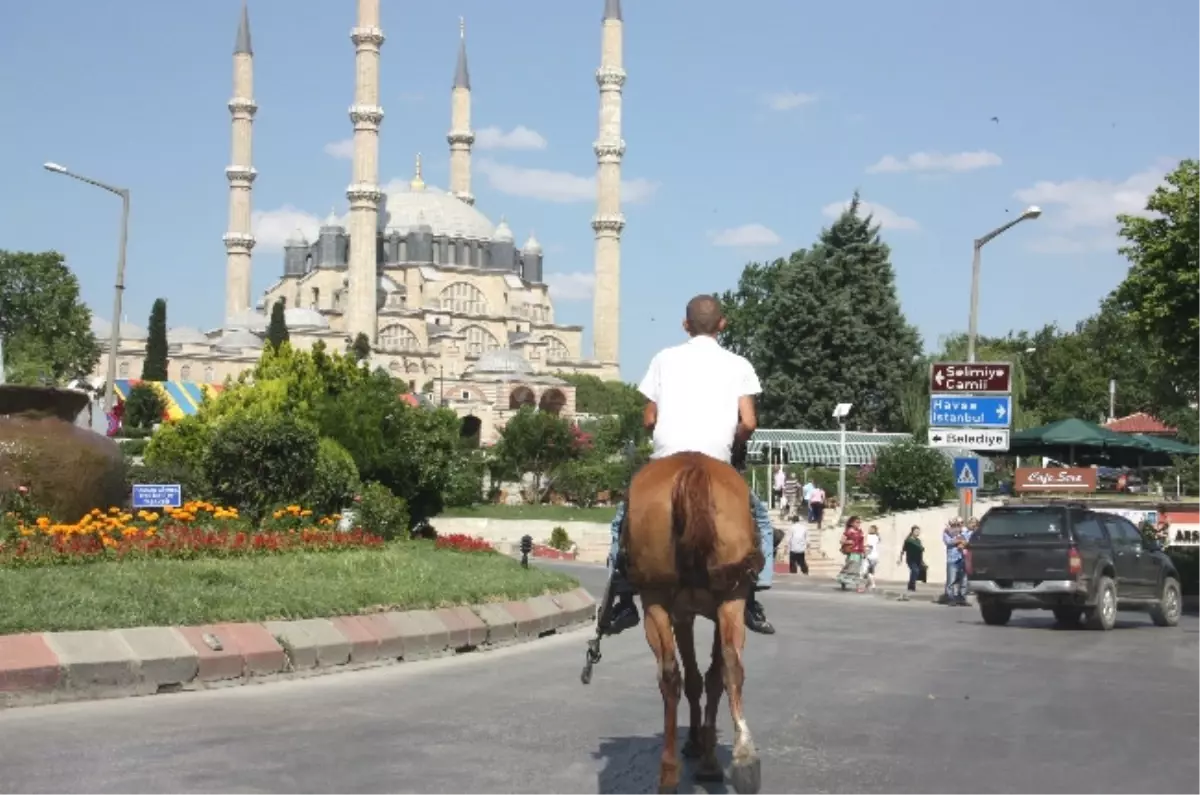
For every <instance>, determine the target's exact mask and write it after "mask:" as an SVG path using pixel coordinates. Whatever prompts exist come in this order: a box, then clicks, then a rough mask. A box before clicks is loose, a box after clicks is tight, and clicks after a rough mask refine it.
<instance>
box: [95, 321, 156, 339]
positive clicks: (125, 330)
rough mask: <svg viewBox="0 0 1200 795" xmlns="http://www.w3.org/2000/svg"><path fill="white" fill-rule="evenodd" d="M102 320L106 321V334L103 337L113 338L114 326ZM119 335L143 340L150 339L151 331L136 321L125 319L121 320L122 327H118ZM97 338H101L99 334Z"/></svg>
mask: <svg viewBox="0 0 1200 795" xmlns="http://www.w3.org/2000/svg"><path fill="white" fill-rule="evenodd" d="M100 322H101V323H104V326H105V334H104V337H103V339H106V340H109V339H112V326H110V325H109V324H108V323H107V322H105V321H103V320H101V321H100ZM117 335H118V336H119V337H120V338H121V339H123V340H137V341H141V340H145V339H149V337H150V332H148V331H146V329H144V328H142V327H141V326H139V325H137V324H136V323H130V322H129V321H128V320H124V321H121V327H120V328H118V329H117ZM96 339H101V337H100V335H99V334H97V335H96Z"/></svg>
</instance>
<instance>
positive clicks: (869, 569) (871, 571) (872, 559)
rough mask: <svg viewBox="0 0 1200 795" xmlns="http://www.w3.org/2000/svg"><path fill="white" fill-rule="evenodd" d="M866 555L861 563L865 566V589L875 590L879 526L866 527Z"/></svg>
mask: <svg viewBox="0 0 1200 795" xmlns="http://www.w3.org/2000/svg"><path fill="white" fill-rule="evenodd" d="M866 542H867V555H866V558H865V559H864V561H863V563H864V564H865V567H866V573H867V574H866V580H867V590H868V591H874V590H875V567H876V566H878V565H879V528H878V527H876V526H875V525H871V526H870V527H868V528H867V539H866Z"/></svg>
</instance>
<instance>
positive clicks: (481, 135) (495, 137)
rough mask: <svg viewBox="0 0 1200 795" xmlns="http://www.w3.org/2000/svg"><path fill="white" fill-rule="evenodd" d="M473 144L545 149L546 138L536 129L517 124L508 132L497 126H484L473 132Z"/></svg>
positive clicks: (502, 147)
mask: <svg viewBox="0 0 1200 795" xmlns="http://www.w3.org/2000/svg"><path fill="white" fill-rule="evenodd" d="M475 146H476V147H478V148H479V149H481V150H487V149H515V150H529V149H545V148H546V139H545V138H544V137H542V134H541V133H539V132H538V131H537V130H531V129H529V128H528V127H525V126H524V125H520V124H518V125H517V126H516V127H513V128H512V129H511V130H509V131H508V132H505V131H504V130H502V129H500V128H499V127H484V128H483V129H482V130H479V131H477V132H476V133H475Z"/></svg>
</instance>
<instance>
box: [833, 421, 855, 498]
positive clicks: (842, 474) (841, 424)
mask: <svg viewBox="0 0 1200 795" xmlns="http://www.w3.org/2000/svg"><path fill="white" fill-rule="evenodd" d="M853 407H854V404H853V403H839V404H837V407H836V408H834V410H833V418H834V419H835V420H837V421H838V431H839V432H838V510H839V511H840V512H841V513H840V516H841V517H842V519H843V520H844V519H845V518H846V415H847V414H849V413H850V409H851V408H853Z"/></svg>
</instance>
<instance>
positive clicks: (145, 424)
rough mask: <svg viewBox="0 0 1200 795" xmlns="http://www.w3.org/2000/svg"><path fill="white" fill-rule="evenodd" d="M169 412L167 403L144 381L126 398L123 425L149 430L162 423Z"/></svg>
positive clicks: (131, 390)
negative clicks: (167, 411)
mask: <svg viewBox="0 0 1200 795" xmlns="http://www.w3.org/2000/svg"><path fill="white" fill-rule="evenodd" d="M166 410H167V401H166V399H165V398H164V397H163V396H162V393H161V392H159V391H158V389H156V388H155V387H154V386H152V385H151V384H149V383H147V382H145V381H143V382H142V383H140V384H138V385H137V386H135V387H133V388H132V389H130V390H129V397H127V398H125V414H124V417H123V419H122V424H124V425H128V426H130V427H132V428H149V427H151V426H152V425H156V424H158V423H160V422H162V419H163V415H164V414H165V413H166Z"/></svg>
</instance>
